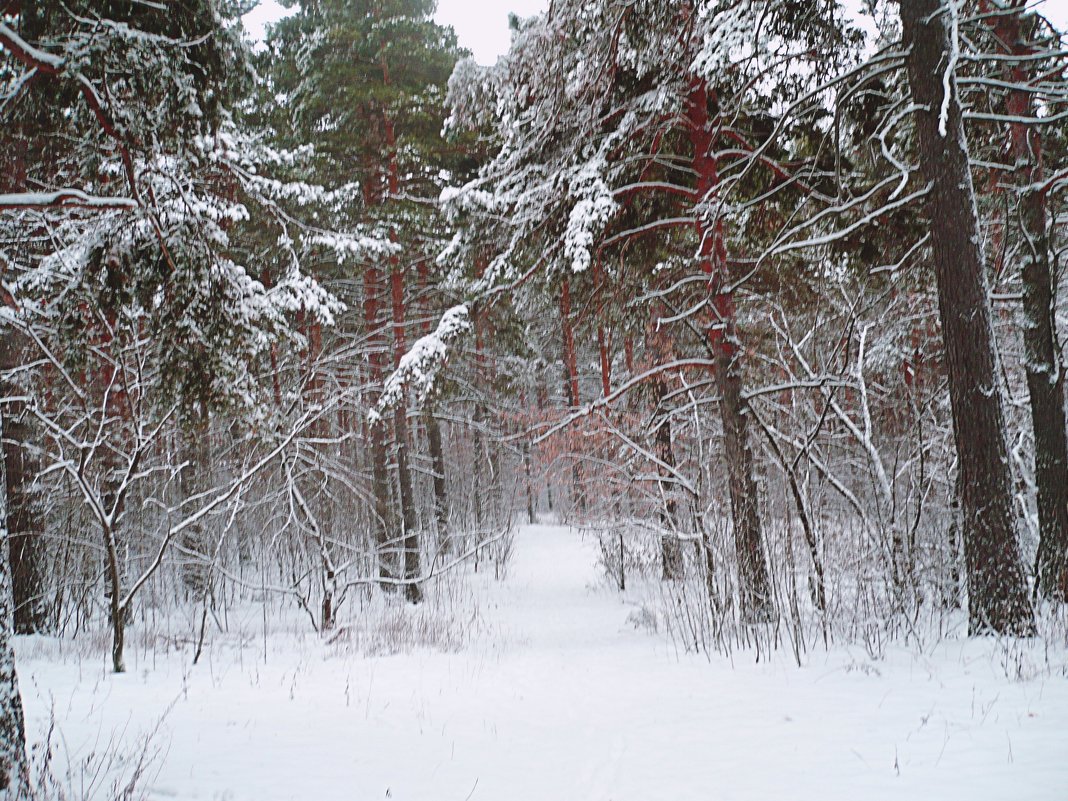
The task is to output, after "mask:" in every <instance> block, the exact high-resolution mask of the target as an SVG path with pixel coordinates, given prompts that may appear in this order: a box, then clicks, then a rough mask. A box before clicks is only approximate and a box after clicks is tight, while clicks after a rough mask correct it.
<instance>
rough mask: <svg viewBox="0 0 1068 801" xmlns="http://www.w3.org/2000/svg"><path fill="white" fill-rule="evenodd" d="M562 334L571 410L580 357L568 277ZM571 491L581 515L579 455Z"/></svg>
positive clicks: (576, 401)
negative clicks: (576, 344)
mask: <svg viewBox="0 0 1068 801" xmlns="http://www.w3.org/2000/svg"><path fill="white" fill-rule="evenodd" d="M560 333H561V338H562V345H563V362H564V395H565V397H566V398H567V405H568V407H569V408H570V409H571V410H575V409H577V408H578V407H579V403H580V397H579V381H578V355H577V353H576V351H575V326H574V321H573V320H572V318H571V281H570V280H568V277H567V276H564V280H563V282H562V283H561V285H560ZM571 489H572V492H573V493H574V496H573V501H574V506H575V508H576V509H578V511H579V512H580V513H585V511H586V493H585V491H584V489H583V486H582V467H581V466H580V464H579V455H578V454H572V458H571Z"/></svg>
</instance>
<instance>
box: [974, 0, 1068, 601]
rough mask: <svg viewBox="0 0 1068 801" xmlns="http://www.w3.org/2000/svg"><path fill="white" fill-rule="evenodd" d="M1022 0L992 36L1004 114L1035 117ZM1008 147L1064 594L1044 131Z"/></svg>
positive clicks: (1066, 497) (1030, 359)
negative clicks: (1002, 72)
mask: <svg viewBox="0 0 1068 801" xmlns="http://www.w3.org/2000/svg"><path fill="white" fill-rule="evenodd" d="M1025 8H1026V5H1025V3H1023V2H1016V3H1014V5H1013V6H1012V8H1011V10H1009V11H1007V12H1002V13H1001V14H1000V15H998V16H995V17H991V18H990V24H991V26H992V28H993V31H994V35H995V36H996V38H997V39H998V42H999V44H1000V45H1001V47H1002V48H1003V49H1004V51H1005V52H1006V53H1007V54H1008V55H1011V56H1016V57H1018V58H1019V59H1020V60H1018V61H1015V62H1014V63H1013V65H1012V67H1011V68H1010V70H1009V76H1008V77H1009V80H1010V82H1011V83H1012V84H1013V85H1014V86H1016V87H1018V88H1015V89H1013V90H1011V91H1010V93H1009V97H1008V103H1007V106H1008V108H1007V109H1006V111H1007V113H1008V114H1009V116H1011V117H1013V118H1015V119H1017V120H1020V119H1022V118H1027V117H1034V116H1035V109H1034V102H1033V98H1032V93H1031V92H1029V91H1028V90H1027V89H1024V88H1019V87H1023V86H1026V85H1027V84H1028V83H1030V82H1032V81H1034V80H1040V76H1035V75H1032V74H1031V73H1032V72H1033V71H1034V70H1035V69H1036V65H1037V64H1038V63H1039V62H1035V61H1028V60H1026V59H1027V57H1028V56H1030V55H1032V54H1033V53H1034V51H1035V48H1034V46H1033V45H1032V44H1031V42H1030V40H1029V36H1028V34H1027V33H1026V32H1025V26H1028V25H1033V23H1034V20H1035V17H1034V16H1033V15H1029V16H1027V17H1024V16H1023V14H1024V10H1025ZM1010 140H1011V151H1012V156H1013V161H1014V162H1015V165H1016V174H1017V183H1018V185H1019V188H1018V190H1017V191H1018V194H1019V207H1018V210H1017V214H1018V216H1019V226H1020V232H1021V234H1022V237H1021V239H1022V251H1021V262H1022V272H1023V318H1024V323H1023V340H1024V351H1025V356H1024V367H1025V368H1026V371H1027V390H1028V393H1029V394H1030V398H1031V428H1032V431H1033V432H1034V437H1035V486H1036V488H1037V490H1038V492H1037V495H1038V499H1037V500H1038V527H1039V534H1040V537H1039V544H1038V558H1037V560H1036V564H1035V578H1036V586H1035V589H1036V591H1037V592H1039V593H1040V594H1042V595H1043V596H1045V597H1046V598H1051V599H1054V600H1060V601H1063V600H1065V599H1066V597H1068V435H1066V427H1065V411H1064V367H1063V365H1062V364H1061V360H1060V346H1059V344H1058V342H1057V326H1056V316H1055V315H1056V306H1057V300H1056V296H1055V278H1054V274H1053V272H1054V271H1053V268H1052V265H1051V258H1050V240H1049V228H1048V222H1049V215H1048V212H1047V209H1046V193H1045V191H1043V190H1041V189H1039V188H1037V187H1038V186H1039V185H1040V184H1042V182H1043V177H1044V176H1043V167H1042V131H1041V129H1040V128H1038V127H1037V126H1030V125H1026V124H1024V123H1022V122H1014V123H1012V124H1011V130H1010Z"/></svg>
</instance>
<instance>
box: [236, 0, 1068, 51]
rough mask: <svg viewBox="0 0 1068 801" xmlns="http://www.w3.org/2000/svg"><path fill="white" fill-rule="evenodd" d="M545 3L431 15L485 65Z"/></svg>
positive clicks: (534, 0) (255, 18) (445, 5)
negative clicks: (513, 24)
mask: <svg viewBox="0 0 1068 801" xmlns="http://www.w3.org/2000/svg"><path fill="white" fill-rule="evenodd" d="M1065 2H1068V0H1065ZM548 7H549V0H438V11H437V14H435V15H434V16H435V18H436V19H437V21H438V22H439V23H441V24H442V25H451V26H452V27H453V28H454V29H455V30H456V35H457V37H459V39H460V44H461V45H462V46H463V47H466V48H467V49H468V50H470V51H471V52H472V53H473V54H474V56H475V60H476V61H478V63H479V64H487V65H488V64H493V63H494V62H495V61H496V60H497V57H498V56H500V55H501V54H502V53H504V52H505V51H506V50H508V45H509V44H510V43H511V33H510V32H509V30H508V14H509V12H515V13H516V14H518V15H519V16H521V17H529V16H533V15H534V14H537V13H538V12H539V11H544V10H545V9H546V8H548ZM286 13H287V11H286V9H284V8H283V7H282V6H281V5H280V4H279V3H278V2H277V0H262V1H261V2H260V4H259V6H257V7H256V8H255V9H253V10H252V11H251V12H249V13H248V14H247V15H245V17H244V23H245V28H246V29H247V30H248V32H249V35H250V36H251V37H252V39H253V41H257V42H258V41H261V40H262V39H263V37H264V35H265V29H264V26H265V24H266V23H268V22H274V21H275V20H278V19H281V18H282V17H284V16H285V15H286ZM288 13H292V12H288Z"/></svg>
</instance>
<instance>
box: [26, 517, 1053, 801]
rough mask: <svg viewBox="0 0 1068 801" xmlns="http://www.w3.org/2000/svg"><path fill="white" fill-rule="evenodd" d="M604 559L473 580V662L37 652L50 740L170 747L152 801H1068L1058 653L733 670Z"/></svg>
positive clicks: (525, 537)
mask: <svg viewBox="0 0 1068 801" xmlns="http://www.w3.org/2000/svg"><path fill="white" fill-rule="evenodd" d="M597 554H598V546H597V543H596V541H595V540H594V539H592V538H590V537H586V538H584V537H583V536H582V535H581V534H579V533H577V532H575V531H574V530H572V529H569V528H566V527H561V526H529V527H524V528H522V529H521V530H520V532H519V534H518V538H517V541H516V544H515V548H514V555H513V561H512V563H511V565H510V568H509V570H508V573H507V575H506V577H505V578H504V580H502V581H500V582H497V581H495V580H494V579H493V577H492V573H490V574H489V575H487V573H486V571H483V572H480V573H479V574H477V575H471V576H469V577H468V579H469V581H468V583H469V585H470V587H471V589H472V591H473V593H474V598H475V599H476V600H477V607H478V610H479V611H478V615H479V616H480V618H481V620H482V625H481V626H480V633H479V634H477V635H476V636H474V638H473V639H472V640H471V642H470V643H469V644H468V645H467V646H466V647H465V648H463V649H462V650H458V651H452V652H436V651H431V650H426V649H417V650H415V651H412V652H410V653H400V654H396V655H390V656H375V657H364V656H358V655H355V654H351V653H347V652H345V650H344V649H339V648H338V647H336V646H332V645H330V644H329V643H327V642H324V641H321V640H319V639H317V638H316V637H315V636H314V635H300V634H297V633H295V632H288V633H287V632H286V631H284V630H277V629H272V631H273V633H268V636H267V638H266V640H265V642H266V643H267V645H266V654H267V656H266V658H265V657H264V649H265V645H264V642H263V641H261V639H260V635H258V634H256V632H255V631H254V630H251V634H250V633H249V632H248V631H246V637H245V638H241V637H237V636H234V637H231V638H229V639H227V638H226V637H224V636H223V635H220V634H218V633H216V634H215V635H213V638H214V639H213V641H212V642H210V643H209V644H208V645H207V647H206V650H205V655H204V657H203V659H202V661H201V663H200V664H199V665H198V666H196V667H192V666H190V664H189V662H190V653H189V649H188V647H183V648H181V649H179V650H178V651H175V650H170V649H168V648H167V644H166V643H160V644H158V645H157V647H155V648H154V649H143V648H134V647H131V653H130V659H129V662H130V667H131V670H130V672H129V673H127V674H125V675H121V676H114V675H111V674H109V673H107V671H106V665H105V662H106V660H105V658H104V655H103V653H102V652H101V653H93V654H90V655H85V652H84V651H82V652H81V653H82V654H83V655H82V656H77V655H76V654H75V653H74V652H68V653H67V655H66V657H65V658H64V659H61V660H58V661H56V660H55V659H54V657H55V650H56V648H57V647H58V644H57V643H55V642H53V641H48V640H43V639H40V638H33V639H25V638H23V639H20V641H19V643H18V649H19V670H20V679H21V683H22V688H23V693H24V696H25V703H26V708H27V716H28V730H29V732H30V736H31V740H32V739H38V738H41V737H42V736H43V732H44V730H45V728H46V727H47V725H48V718H49V714H50V709H54V712H55V717H56V722H57V726H58V729H59V731H60V732H61V734H62V738H61V739H60V738H54V739H55V741H56V747H57V748H58V750H59V751H60V756H59V757H57V759H60V760H62V754H63V753H65V754H66V755H67V757H68V758H71V759H79V758H84V757H85V756H86V755H87V754H88V753H89V752H90V751H92V750H93V749H100V748H101V747H102V746H103V745H104V744H106V743H109V742H111V741H112V740H115V741H117V742H125V743H127V744H128V747H129V748H130V749H131V750H132V749H134V747H135V743H136V741H137V737H138V735H139V733H141V732H148V731H151V730H153V729H154V728H156V726H157V725H158V727H159V732H158V734H157V738H160V739H161V740H162V742H161V743H160V744H161V746H163V747H164V748H165V750H166V755H165V759H164V760H162V761H161V762H159V763H157V764H155V765H154V766H153V768H152V770H150V771H148V777H147V780H146V781H147V784H148V786H150V792H149V794H148V797H149V798H152V799H178V800H179V801H185V800H186V799H190V800H191V799H229V800H230V801H282V799H316V800H317V801H331V800H332V799H338V800H339V801H340V799H345V800H346V801H349V800H350V799H374V798H392V799H396V800H397V801H416V800H423V799H425V800H426V801H430V799H434V800H435V801H437V800H440V799H457V800H458V801H463V799H472V800H473V801H477V799H488V800H491V801H493V800H496V799H507V800H508V801H527V800H529V801H580V800H582V799H614V800H615V801H659V800H660V799H663V800H664V801H683V800H685V799H702V800H703V801H708V799H723V800H724V801H726V800H727V799H819V800H820V801H834V799H857V798H862V799H867V800H872V801H874V800H877V799H917V798H931V799H935V798H937V799H942V800H946V799H957V798H959V799H969V801H980V800H981V799H992V800H993V799H1005V798H1021V799H1023V798H1026V799H1030V800H1031V801H1041V800H1042V799H1049V800H1050V801H1054V799H1058V800H1059V799H1063V798H1064V793H1065V789H1066V788H1068V680H1066V679H1065V677H1064V674H1063V670H1062V669H1054V670H1049V669H1046V668H1045V667H1044V663H1043V662H1042V660H1043V659H1044V658H1045V653H1046V652H1043V651H1041V649H1036V650H1032V649H1031V648H1029V647H1027V648H1025V647H1022V646H1021V647H1017V646H1014V645H1012V644H1010V643H998V642H996V641H993V640H971V641H965V640H947V641H943V642H941V643H940V644H938V645H936V646H934V647H933V648H932V649H931V650H930V651H929V652H928V653H925V654H922V655H921V654H916V653H910V652H907V651H904V650H898V651H894V650H892V649H891V650H888V652H887V655H886V657H885V658H884V659H883V660H881V661H878V662H873V661H871V660H870V659H869V658H868V657H867V656H866V655H864V654H863V651H860V650H852V649H846V648H835V649H832V650H831V651H830V652H828V653H823V654H817V655H811V656H810V659H809V663H808V664H807V665H806V666H805V667H802V668H797V667H796V666H794V665H793V664H792V663H791V661H790V660H789V659H788V658H787V657H786V655H785V654H779V655H777V656H775V657H773V658H772V660H771V661H770V662H761V663H759V664H756V663H754V662H753V660H752V659H751V656H752V655H751V654H746V653H745V652H736V653H735V657H734V662H735V663H734V664H733V665H732V664H731V662H730V661H729V660H727V659H725V658H722V657H716V656H713V657H711V658H706V657H704V656H697V655H693V654H688V653H684V652H680V651H678V650H677V649H676V648H675V647H674V646H673V645H672V644H671V643H669V642H668V641H666V640H664V639H662V638H661V637H659V636H658V635H656V634H652V633H650V632H648V631H647V630H645V629H642V630H638V629H636V628H635V627H634V626H633V625H632V624H631V623H630V622H629V620H630V619H631V615H632V614H633V613H634V611H635V609H636V608H637V607H638V605H639V604H641V603H643V602H644V601H645V600H647V598H648V593H649V589H648V588H645V589H642V588H641V587H639V589H638V590H636V591H633V592H632V593H631V594H629V595H625V596H621V595H620V594H619V593H618V592H617V591H615V590H614V589H612V588H610V587H608V586H607V585H606V584H605V583H604V581H603V580H602V578H601V576H600V574H599V570H598V568H597V567H596V559H597ZM354 614H356V613H354ZM255 619H256V618H255V616H253V617H252V618H251V620H249V621H246V623H247V624H248V625H250V626H251V625H252V624H253V623H254V622H255ZM134 651H136V653H134ZM1062 662H1063V660H1062ZM1036 665H1043V667H1040V668H1036V667H1035V666H1036ZM1017 672H1022V673H1023V677H1022V678H1019V677H1017V676H1016V673H1017ZM1006 673H1008V674H1010V675H1011V676H1012V678H1007V677H1006ZM98 797H101V798H103V797H106V796H104V795H100V796H98Z"/></svg>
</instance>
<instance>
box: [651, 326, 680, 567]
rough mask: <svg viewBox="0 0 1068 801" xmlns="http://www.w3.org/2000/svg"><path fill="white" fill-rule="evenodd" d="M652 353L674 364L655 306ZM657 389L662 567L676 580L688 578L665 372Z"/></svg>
mask: <svg viewBox="0 0 1068 801" xmlns="http://www.w3.org/2000/svg"><path fill="white" fill-rule="evenodd" d="M647 338H648V350H649V351H650V353H651V354H652V355H653V358H654V359H655V361H656V364H657V365H662V364H667V363H668V362H670V361H671V358H672V353H671V345H670V343H669V342H668V340H667V334H666V333H665V332H664V331H662V330H660V329H659V319H658V315H657V307H656V306H655V305H654V307H653V309H652V314H651V316H650V320H649V328H648V334H647ZM652 390H653V416H654V419H656V418H657V417H659V418H660V420H659V423H658V424H657V426H656V428H655V429H654V431H653V454H654V455H655V456H656V458H657V460H658V462H659V463H658V464H657V466H656V468H657V473H658V474H659V476H660V492H661V494H662V495H663V496H664V505H663V506H662V507H661V512H660V525H661V528H662V529H663V531H662V532H661V534H660V565H661V579H662V580H663V581H674V580H676V579H681V578H682V577H683V576H684V575H685V564H684V562H683V554H682V543H681V542H679V537H678V521H679V517H678V501H677V498H676V496H677V493H676V490H675V476H674V475H672V471H673V470H674V469H675V448H674V445H673V444H672V441H671V415H670V413H669V412H670V410H669V409H668V408H667V404H666V397H667V382H666V381H665V380H664V374H663V373H657V374H656V375H655V377H654V378H653V380H652Z"/></svg>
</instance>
